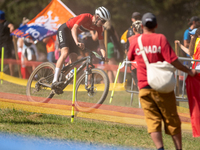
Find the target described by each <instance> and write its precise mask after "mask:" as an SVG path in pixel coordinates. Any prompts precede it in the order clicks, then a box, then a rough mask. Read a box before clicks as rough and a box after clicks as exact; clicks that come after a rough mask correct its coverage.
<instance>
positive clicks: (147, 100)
mask: <svg viewBox="0 0 200 150" xmlns="http://www.w3.org/2000/svg"><path fill="white" fill-rule="evenodd" d="M139 97H140V102H141V105H142V108H143V110H144V114H145V120H146V123H147V127H148V133H151V132H161V131H162V130H161V128H162V121H163V122H164V128H165V133H166V134H169V135H176V134H178V133H180V132H181V121H180V118H179V116H178V113H177V108H176V97H175V94H174V91H172V92H170V93H158V92H157V91H155V90H153V89H141V90H140V92H139Z"/></svg>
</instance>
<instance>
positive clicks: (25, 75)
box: [17, 17, 29, 79]
mask: <svg viewBox="0 0 200 150" xmlns="http://www.w3.org/2000/svg"><path fill="white" fill-rule="evenodd" d="M28 22H29V19H27V18H25V17H24V18H23V20H22V23H21V25H20V27H21V26H24V25H25V24H26V23H28ZM23 48H24V40H23V38H18V39H17V50H18V57H19V60H21V68H20V70H21V75H22V78H23V79H26V78H28V72H27V69H26V66H25V62H24V57H23V56H22V51H23Z"/></svg>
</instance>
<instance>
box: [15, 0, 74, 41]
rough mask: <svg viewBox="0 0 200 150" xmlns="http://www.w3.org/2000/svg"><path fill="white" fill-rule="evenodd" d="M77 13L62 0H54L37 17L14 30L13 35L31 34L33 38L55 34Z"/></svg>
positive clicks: (40, 38) (23, 35)
mask: <svg viewBox="0 0 200 150" xmlns="http://www.w3.org/2000/svg"><path fill="white" fill-rule="evenodd" d="M75 16H76V15H75V14H74V13H73V12H72V11H71V10H70V9H69V8H68V7H67V6H66V5H65V4H64V3H62V2H61V1H60V0H52V1H51V2H50V3H49V4H48V5H47V6H46V7H45V8H44V9H43V10H42V11H41V12H40V13H39V14H38V15H37V16H36V17H35V18H33V19H32V20H31V21H29V22H28V23H27V24H26V25H24V26H22V27H19V28H18V29H16V30H14V31H13V32H12V33H11V35H15V36H17V37H26V36H31V37H32V38H33V40H39V41H41V40H42V39H43V38H45V37H48V36H52V35H55V34H56V32H57V29H58V28H59V26H60V25H61V24H63V23H65V22H67V21H68V20H69V19H70V18H72V17H75Z"/></svg>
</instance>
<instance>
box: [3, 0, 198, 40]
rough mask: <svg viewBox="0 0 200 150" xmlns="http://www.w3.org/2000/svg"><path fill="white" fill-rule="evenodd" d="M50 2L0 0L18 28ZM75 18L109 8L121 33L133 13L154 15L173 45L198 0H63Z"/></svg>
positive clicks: (129, 22) (194, 13) (181, 32)
mask: <svg viewBox="0 0 200 150" xmlns="http://www.w3.org/2000/svg"><path fill="white" fill-rule="evenodd" d="M49 2H50V0H34V1H30V0H14V1H13V0H1V1H0V9H1V10H3V11H5V12H6V18H7V20H9V21H11V22H12V23H14V25H15V28H17V27H18V26H19V25H20V23H21V21H22V18H23V17H27V18H29V19H33V18H34V17H35V16H36V15H37V14H38V13H39V12H40V11H41V10H42V9H43V8H44V7H45V6H46V5H47V4H48V3H49ZM62 2H63V3H64V4H65V5H66V6H68V7H69V8H70V9H71V10H72V11H73V12H74V13H75V14H76V15H78V14H81V13H91V14H94V10H95V9H96V8H97V7H99V6H105V7H106V8H108V9H109V10H110V12H111V15H112V22H113V25H114V27H115V28H116V30H117V32H118V34H119V35H120V36H121V35H122V34H123V32H124V31H125V30H126V29H127V28H128V27H129V26H130V25H131V15H132V13H133V12H134V11H139V12H141V13H142V14H144V13H146V12H152V13H154V14H155V15H156V16H157V20H158V29H157V30H156V32H159V33H163V34H165V35H166V37H167V38H168V39H169V41H170V43H173V41H174V40H175V39H179V40H182V38H183V32H184V30H186V29H187V28H188V25H187V23H188V20H189V19H190V18H191V17H192V16H194V15H197V16H198V15H199V14H200V5H199V4H200V1H199V0H192V1H191V0H176V1H174V0H104V1H102V0H90V1H89V0H73V1H71V0H62Z"/></svg>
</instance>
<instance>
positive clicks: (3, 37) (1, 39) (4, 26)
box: [0, 10, 14, 76]
mask: <svg viewBox="0 0 200 150" xmlns="http://www.w3.org/2000/svg"><path fill="white" fill-rule="evenodd" d="M13 30H14V26H13V24H11V23H10V22H8V21H7V20H5V13H4V12H3V11H2V10H0V58H1V53H2V47H4V58H7V59H8V58H12V50H13V42H12V36H10V33H11V32H12V31H13ZM9 68H10V75H12V76H13V69H12V68H13V67H12V64H9Z"/></svg>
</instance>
